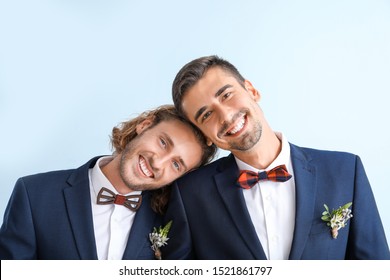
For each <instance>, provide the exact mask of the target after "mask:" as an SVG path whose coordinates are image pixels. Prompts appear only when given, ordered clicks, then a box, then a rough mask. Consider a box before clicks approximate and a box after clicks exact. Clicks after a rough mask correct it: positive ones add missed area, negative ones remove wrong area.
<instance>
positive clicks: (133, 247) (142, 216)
mask: <svg viewBox="0 0 390 280" xmlns="http://www.w3.org/2000/svg"><path fill="white" fill-rule="evenodd" d="M150 199H151V192H149V191H143V192H142V205H141V207H140V208H139V209H138V211H137V213H136V215H135V218H134V223H133V225H132V227H131V231H130V235H129V238H128V242H127V246H126V249H125V252H124V254H123V259H127V260H131V259H137V258H138V256H139V254H140V252H141V250H142V249H143V248H144V247H145V242H146V243H149V244H150V245H151V243H150V241H149V233H151V232H152V231H153V226H154V225H155V219H156V218H157V217H158V215H157V214H156V213H155V212H154V211H153V210H152V208H151V207H150Z"/></svg>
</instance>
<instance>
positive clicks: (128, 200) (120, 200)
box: [96, 188, 142, 212]
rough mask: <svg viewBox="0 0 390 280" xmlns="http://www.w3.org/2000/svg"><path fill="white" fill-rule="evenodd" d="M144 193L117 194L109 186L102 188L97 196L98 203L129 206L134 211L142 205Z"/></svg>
mask: <svg viewBox="0 0 390 280" xmlns="http://www.w3.org/2000/svg"><path fill="white" fill-rule="evenodd" d="M141 202H142V195H140V194H138V195H126V196H125V195H120V194H115V193H114V192H113V191H111V190H109V189H107V188H101V189H100V191H99V193H98V196H97V201H96V203H97V204H112V203H115V204H119V205H123V206H125V207H127V208H129V209H130V210H132V211H134V212H135V211H137V210H138V208H139V207H140V206H141Z"/></svg>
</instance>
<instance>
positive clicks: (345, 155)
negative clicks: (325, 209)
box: [290, 143, 359, 164]
mask: <svg viewBox="0 0 390 280" xmlns="http://www.w3.org/2000/svg"><path fill="white" fill-rule="evenodd" d="M290 147H291V157H292V158H295V159H304V160H307V161H314V162H319V163H325V162H330V163H334V164H337V163H341V162H344V163H345V162H355V161H356V159H357V158H359V156H357V155H356V154H353V153H351V152H346V151H338V150H326V149H316V148H309V147H300V146H297V145H294V144H291V143H290Z"/></svg>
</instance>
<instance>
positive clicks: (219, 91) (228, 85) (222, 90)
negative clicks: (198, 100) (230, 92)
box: [194, 84, 233, 122]
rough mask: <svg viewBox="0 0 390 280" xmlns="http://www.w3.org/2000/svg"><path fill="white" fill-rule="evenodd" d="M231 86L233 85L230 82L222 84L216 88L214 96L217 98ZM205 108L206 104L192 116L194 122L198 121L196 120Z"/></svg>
mask: <svg viewBox="0 0 390 280" xmlns="http://www.w3.org/2000/svg"><path fill="white" fill-rule="evenodd" d="M231 87H233V86H232V85H230V84H226V85H224V86H223V87H221V88H220V89H219V90H217V92H216V93H215V94H214V98H218V97H219V96H220V95H221V94H222V93H223V92H224V91H225V90H226V89H228V88H231ZM206 109H207V106H203V107H201V108H200V109H199V110H198V111H197V112H196V114H195V117H194V119H195V121H196V122H199V121H198V119H199V117H200V116H201V115H202V114H203V112H204V111H206Z"/></svg>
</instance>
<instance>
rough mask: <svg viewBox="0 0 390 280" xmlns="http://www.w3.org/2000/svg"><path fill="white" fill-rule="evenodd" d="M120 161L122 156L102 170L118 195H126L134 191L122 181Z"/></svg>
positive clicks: (115, 158)
mask: <svg viewBox="0 0 390 280" xmlns="http://www.w3.org/2000/svg"><path fill="white" fill-rule="evenodd" d="M120 161H121V155H120V154H119V155H116V156H115V157H114V159H113V160H112V161H110V162H109V163H108V164H106V165H105V166H103V167H101V170H102V172H103V174H104V176H106V178H107V179H108V181H110V183H111V184H112V185H113V186H114V188H115V189H116V191H117V192H118V193H120V194H126V193H129V192H132V191H133V190H132V189H130V188H129V187H128V186H127V185H126V184H125V183H124V182H123V180H122V177H121V174H120Z"/></svg>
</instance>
